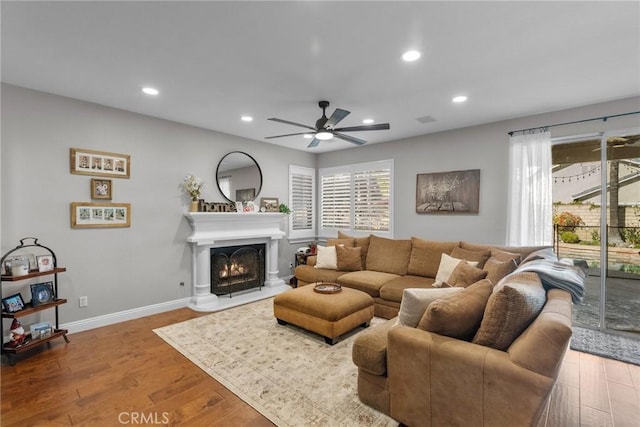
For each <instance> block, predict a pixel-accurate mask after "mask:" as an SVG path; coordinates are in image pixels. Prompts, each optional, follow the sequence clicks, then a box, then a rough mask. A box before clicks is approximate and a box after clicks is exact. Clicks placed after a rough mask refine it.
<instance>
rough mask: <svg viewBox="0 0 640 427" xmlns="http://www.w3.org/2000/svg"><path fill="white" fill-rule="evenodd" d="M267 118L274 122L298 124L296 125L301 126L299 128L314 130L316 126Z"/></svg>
mask: <svg viewBox="0 0 640 427" xmlns="http://www.w3.org/2000/svg"><path fill="white" fill-rule="evenodd" d="M267 120H271V121H274V122H280V123H286V124H288V125H293V126H298V127H301V128H307V129H311V130H312V131H315V130H316V128H313V127H311V126H307V125H303V124H302V123H296V122H290V121H289V120H282V119H276V118H275V117H272V118H270V119H267Z"/></svg>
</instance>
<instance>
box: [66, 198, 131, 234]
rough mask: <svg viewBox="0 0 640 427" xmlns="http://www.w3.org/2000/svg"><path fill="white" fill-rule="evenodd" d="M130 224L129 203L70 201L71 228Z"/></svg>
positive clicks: (128, 225) (125, 225)
mask: <svg viewBox="0 0 640 427" xmlns="http://www.w3.org/2000/svg"><path fill="white" fill-rule="evenodd" d="M130 226H131V203H109V202H104V203H98V202H95V203H86V202H72V203H71V228H104V227H130Z"/></svg>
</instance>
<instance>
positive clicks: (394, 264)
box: [366, 235, 411, 276]
mask: <svg viewBox="0 0 640 427" xmlns="http://www.w3.org/2000/svg"><path fill="white" fill-rule="evenodd" d="M370 239H371V240H370V243H369V251H368V252H367V263H366V266H367V270H373V271H381V272H384V273H391V274H399V275H401V276H403V275H405V274H407V265H408V264H409V257H410V256H411V240H396V239H387V238H384V237H378V236H374V235H371V237H370Z"/></svg>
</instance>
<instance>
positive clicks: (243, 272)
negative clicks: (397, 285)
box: [210, 244, 265, 297]
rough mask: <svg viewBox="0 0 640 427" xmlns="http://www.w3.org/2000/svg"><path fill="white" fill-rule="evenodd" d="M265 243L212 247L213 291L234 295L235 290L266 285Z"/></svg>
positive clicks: (216, 293)
mask: <svg viewBox="0 0 640 427" xmlns="http://www.w3.org/2000/svg"><path fill="white" fill-rule="evenodd" d="M264 256H265V245H264V244H255V245H241V246H225V247H222V248H211V262H210V264H211V293H212V294H215V295H229V297H231V296H232V294H233V293H234V292H240V291H246V290H247V289H253V288H259V289H261V288H262V286H263V285H264Z"/></svg>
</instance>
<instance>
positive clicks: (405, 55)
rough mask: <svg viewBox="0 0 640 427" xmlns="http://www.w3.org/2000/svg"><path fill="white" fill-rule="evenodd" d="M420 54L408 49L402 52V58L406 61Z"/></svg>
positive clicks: (410, 60)
mask: <svg viewBox="0 0 640 427" xmlns="http://www.w3.org/2000/svg"><path fill="white" fill-rule="evenodd" d="M420 56H421V54H420V52H418V51H417V50H408V51H406V52H405V53H403V54H402V59H404V60H405V61H407V62H412V61H415V60H417V59H419V58H420Z"/></svg>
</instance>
